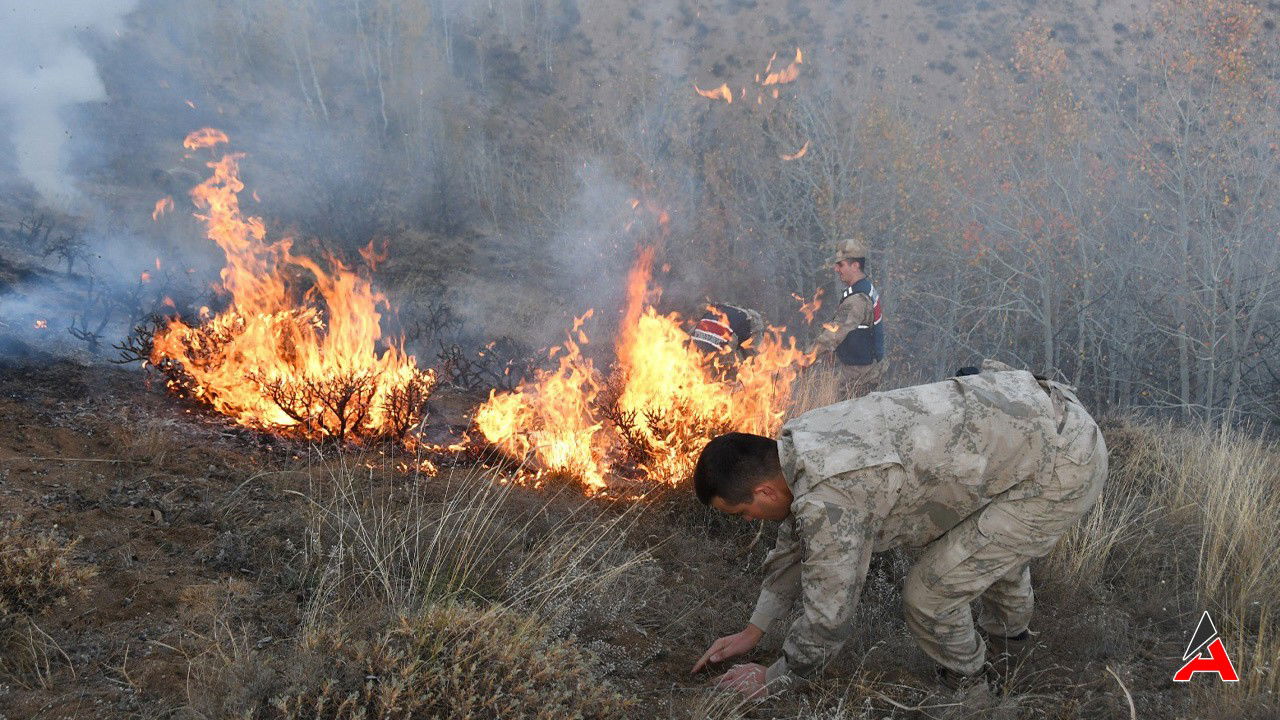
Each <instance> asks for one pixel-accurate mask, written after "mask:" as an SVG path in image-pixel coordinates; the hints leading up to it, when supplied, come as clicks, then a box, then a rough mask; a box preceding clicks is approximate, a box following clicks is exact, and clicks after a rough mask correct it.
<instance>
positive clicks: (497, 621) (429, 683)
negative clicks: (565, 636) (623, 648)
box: [244, 604, 636, 720]
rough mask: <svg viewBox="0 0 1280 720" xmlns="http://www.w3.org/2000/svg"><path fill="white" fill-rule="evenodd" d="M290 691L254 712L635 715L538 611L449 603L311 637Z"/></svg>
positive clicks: (265, 715)
mask: <svg viewBox="0 0 1280 720" xmlns="http://www.w3.org/2000/svg"><path fill="white" fill-rule="evenodd" d="M300 655H302V656H303V657H295V658H292V659H291V662H292V663H293V666H294V668H295V669H296V672H295V674H294V677H292V678H291V682H290V683H289V689H288V690H287V691H285V692H283V693H281V694H280V695H278V696H276V697H274V698H272V699H271V700H270V702H269V703H268V705H267V706H266V707H262V708H259V709H257V710H254V711H251V712H248V713H246V714H245V715H244V717H245V718H254V719H255V720H256V719H259V718H261V719H263V720H266V719H273V720H274V719H279V720H294V719H295V718H296V719H301V718H308V719H309V720H310V719H315V720H330V719H332V720H356V719H357V718H405V719H406V720H410V719H414V718H446V717H447V718H454V717H465V718H477V719H479V718H495V719H497V718H503V719H505V718H531V719H539V720H541V719H545V720H552V719H553V718H554V719H556V720H558V719H559V718H598V719H600V720H605V719H608V718H628V717H633V716H634V714H633V710H634V708H635V705H636V701H635V700H634V699H633V698H630V697H628V696H626V695H624V694H621V693H619V692H618V691H617V690H615V689H614V688H613V686H612V685H610V684H609V683H608V682H606V681H604V680H603V679H602V678H601V677H600V674H599V672H598V671H597V668H596V666H595V660H594V658H593V657H592V656H591V655H590V653H588V652H586V651H584V650H581V649H579V648H578V647H576V646H575V645H573V644H572V643H570V642H566V641H558V640H554V639H552V638H550V637H548V634H547V632H546V631H545V630H543V629H542V628H541V627H540V625H539V623H537V622H536V621H534V620H533V619H531V618H530V617H528V616H522V615H518V614H514V613H510V612H506V611H501V610H487V611H486V610H477V609H474V608H470V607H466V606H462V605H453V604H444V605H433V606H429V607H428V608H426V609H425V610H424V611H423V612H422V613H421V614H419V615H417V616H416V617H412V618H409V617H403V616H402V617H400V618H399V619H398V621H396V622H395V623H394V624H392V626H391V627H389V628H388V629H386V630H384V631H383V632H381V633H380V634H378V635H377V636H376V637H374V638H372V639H370V640H352V639H349V638H344V637H342V636H340V635H338V634H335V633H332V632H316V633H313V634H311V635H310V636H309V637H307V638H305V639H304V649H303V650H302V651H301V653H300Z"/></svg>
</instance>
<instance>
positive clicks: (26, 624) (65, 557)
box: [0, 523, 95, 688]
mask: <svg viewBox="0 0 1280 720" xmlns="http://www.w3.org/2000/svg"><path fill="white" fill-rule="evenodd" d="M75 548H76V541H74V540H72V541H69V542H64V541H62V540H60V539H59V538H58V537H57V536H56V535H55V534H54V533H53V532H50V531H46V532H30V531H26V530H25V529H24V528H22V527H21V526H20V525H18V524H16V523H9V524H5V525H3V526H0V674H3V675H4V676H6V677H7V678H8V679H12V680H13V681H15V682H17V683H18V684H19V685H23V686H29V684H30V683H34V684H37V685H39V686H41V687H44V688H49V687H52V676H53V668H54V666H55V665H56V664H57V663H58V662H60V661H63V660H68V658H67V657H66V653H65V652H63V650H62V648H60V647H59V646H58V644H57V642H55V641H54V640H53V639H52V638H51V637H50V636H49V634H48V633H46V632H45V631H44V630H43V629H41V628H40V626H39V625H37V624H36V621H35V619H36V618H37V617H39V616H41V615H45V614H47V613H49V612H50V611H52V610H53V609H54V608H57V607H61V606H63V605H66V604H67V602H68V601H69V600H71V599H73V598H77V597H80V596H82V595H84V593H85V583H87V582H88V581H89V580H90V579H91V578H92V577H93V576H94V574H95V571H94V569H93V568H92V567H89V566H85V565H80V564H77V563H76V562H75V561H74V560H73V559H72V555H73V554H74V552H75ZM68 663H69V660H68Z"/></svg>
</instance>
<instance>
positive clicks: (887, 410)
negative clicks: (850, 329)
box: [751, 364, 1057, 690]
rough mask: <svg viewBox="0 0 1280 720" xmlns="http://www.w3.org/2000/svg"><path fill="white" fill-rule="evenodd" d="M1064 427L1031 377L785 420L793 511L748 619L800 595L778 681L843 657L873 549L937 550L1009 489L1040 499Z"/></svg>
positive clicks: (998, 378) (959, 383) (777, 613)
mask: <svg viewBox="0 0 1280 720" xmlns="http://www.w3.org/2000/svg"><path fill="white" fill-rule="evenodd" d="M984 367H985V368H987V369H995V368H996V367H998V366H997V365H995V364H987V365H985V366H984ZM1055 385H1056V383H1055ZM1056 430H1057V428H1056V422H1055V409H1054V405H1053V403H1052V402H1051V401H1050V398H1049V395H1048V394H1047V393H1046V392H1045V390H1044V389H1043V388H1042V386H1041V385H1040V383H1039V382H1037V380H1036V379H1035V378H1034V377H1032V375H1031V373H1029V372H1024V371H1004V372H1001V371H995V372H988V371H984V372H983V373H981V374H978V375H970V376H966V377H959V378H951V379H949V380H945V381H943V382H938V383H932V384H929V385H918V386H915V387H907V388H901V389H898V390H891V391H888V392H881V393H873V394H871V395H868V396H866V397H862V398H857V399H854V400H847V401H845V402H841V403H836V404H835V405H830V406H828V407H823V408H818V409H816V410H812V411H810V412H807V413H805V414H803V415H801V416H799V417H797V418H795V419H793V420H791V421H789V422H788V423H786V424H785V425H783V427H782V433H781V435H780V437H779V439H778V453H779V456H780V459H781V461H782V469H783V472H784V474H785V475H786V479H787V483H788V484H789V485H790V487H791V491H792V495H793V501H792V503H791V516H790V517H789V518H788V519H787V520H785V521H783V523H782V526H781V528H780V529H779V532H778V540H777V544H776V545H775V546H774V548H773V550H772V551H771V552H770V553H769V555H768V557H767V558H766V559H765V562H764V574H765V579H764V585H763V587H762V589H761V591H760V597H759V600H758V601H757V602H756V608H755V612H754V613H753V614H752V616H751V624H753V625H755V626H756V627H759V628H760V629H762V630H765V631H766V632H768V631H769V626H770V625H771V624H772V623H773V622H774V621H775V620H777V619H779V618H780V617H782V616H783V615H784V614H786V613H787V612H788V611H789V610H790V608H791V606H792V604H793V603H794V602H795V600H796V599H797V598H800V599H801V600H802V602H803V611H802V613H801V614H800V616H799V617H798V618H797V619H796V621H795V622H794V623H793V624H792V625H791V628H790V630H789V631H788V632H787V636H786V639H785V641H784V643H783V657H782V658H780V659H779V660H778V661H777V662H775V663H774V664H773V665H772V666H771V667H770V668H769V673H768V678H767V679H768V681H769V683H770V689H771V690H773V689H777V688H779V687H782V686H785V685H786V684H787V682H789V680H790V679H791V673H794V674H796V675H800V676H806V675H812V674H815V673H816V672H817V671H819V670H820V669H821V667H822V666H823V665H824V664H825V663H826V661H827V660H828V659H830V658H833V657H834V656H835V655H836V653H838V652H839V650H840V647H841V646H842V645H843V643H844V641H845V640H846V639H847V638H848V637H849V635H850V632H851V629H852V623H853V614H854V609H855V607H856V605H857V602H858V596H859V594H860V593H861V591H862V584H863V581H864V579H865V577H866V574H867V569H868V567H869V565H870V562H871V554H872V553H873V552H880V551H883V550H887V549H889V548H893V547H899V546H909V547H918V546H923V545H926V544H928V543H929V542H931V541H933V540H934V539H936V538H938V537H939V536H941V535H942V534H943V533H945V532H947V531H948V530H950V529H951V528H952V527H954V526H956V525H957V524H958V523H959V522H960V521H961V520H963V519H964V518H965V517H967V516H968V515H970V514H971V513H973V512H975V511H976V510H978V509H979V508H981V507H983V506H984V505H986V504H987V503H988V502H990V501H991V499H992V498H993V497H995V496H996V495H1000V494H1001V493H1006V492H1007V491H1010V492H1013V493H1014V494H1020V493H1027V494H1028V495H1030V494H1033V493H1034V492H1035V491H1036V490H1035V487H1036V483H1034V482H1033V483H1023V481H1025V480H1030V479H1034V478H1037V477H1043V476H1044V474H1045V473H1047V472H1048V471H1050V469H1051V467H1052V463H1053V460H1054V455H1055V452H1056V448H1057V439H1056ZM1020 483H1021V486H1019V485H1020ZM1015 486H1019V487H1015ZM1011 488H1012V490H1011ZM1009 497H1012V496H1009Z"/></svg>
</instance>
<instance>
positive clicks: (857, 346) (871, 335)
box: [836, 278, 884, 365]
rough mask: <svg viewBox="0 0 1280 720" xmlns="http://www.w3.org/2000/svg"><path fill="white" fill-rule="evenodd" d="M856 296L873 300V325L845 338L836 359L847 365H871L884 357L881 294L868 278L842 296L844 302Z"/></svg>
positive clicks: (866, 326)
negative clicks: (863, 296)
mask: <svg viewBox="0 0 1280 720" xmlns="http://www.w3.org/2000/svg"><path fill="white" fill-rule="evenodd" d="M854 295H866V296H867V297H869V298H871V324H870V325H859V326H858V327H856V328H854V329H852V330H850V331H849V334H848V335H845V336H844V340H842V341H840V344H839V345H837V346H836V357H838V358H840V362H842V363H844V364H845V365H870V364H871V363H873V362H876V361H877V360H880V359H881V358H883V357H884V323H883V322H881V321H882V320H883V319H884V318H883V315H882V313H881V311H880V293H879V291H877V290H876V287H875V286H874V285H872V284H871V281H870V280H869V279H867V278H862V279H861V280H859V281H858V282H856V283H854V284H853V285H850V286H849V287H847V288H845V291H844V293H843V294H841V295H840V302H842V303H843V302H844V301H845V300H848V299H849V298H851V297H853V296H854Z"/></svg>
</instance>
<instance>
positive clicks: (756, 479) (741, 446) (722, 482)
mask: <svg viewBox="0 0 1280 720" xmlns="http://www.w3.org/2000/svg"><path fill="white" fill-rule="evenodd" d="M781 471H782V465H781V463H779V461H778V442H777V441H776V440H774V439H773V438H767V437H764V436H761V435H751V434H749V433H736V432H735V433H728V434H726V435H720V436H718V437H716V438H714V439H713V440H712V441H711V442H709V443H707V446H706V447H705V448H703V449H702V454H701V455H699V456H698V464H697V465H696V466H694V468H693V492H694V493H695V494H697V496H698V500H700V501H701V502H702V504H703V505H710V504H711V499H712V498H715V497H718V498H720V499H721V500H723V501H725V502H726V503H729V504H731V505H741V504H743V503H747V502H751V491H752V490H755V488H756V486H757V485H759V484H760V483H762V482H764V481H765V479H766V478H768V477H770V476H771V475H774V474H776V473H779V472H781Z"/></svg>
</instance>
